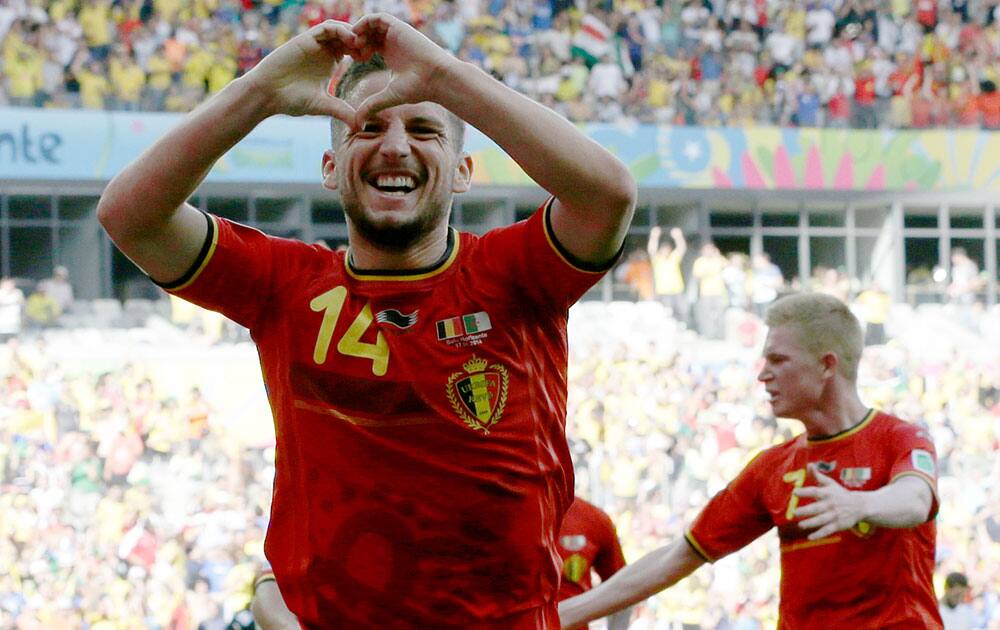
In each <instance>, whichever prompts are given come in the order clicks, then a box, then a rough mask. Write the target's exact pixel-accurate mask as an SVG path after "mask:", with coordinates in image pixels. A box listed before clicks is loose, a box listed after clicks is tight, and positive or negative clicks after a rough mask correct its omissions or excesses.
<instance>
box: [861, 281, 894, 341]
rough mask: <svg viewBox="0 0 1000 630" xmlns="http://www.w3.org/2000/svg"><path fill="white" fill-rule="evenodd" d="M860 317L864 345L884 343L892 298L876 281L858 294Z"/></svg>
mask: <svg viewBox="0 0 1000 630" xmlns="http://www.w3.org/2000/svg"><path fill="white" fill-rule="evenodd" d="M857 301H858V306H859V307H860V309H861V312H860V319H861V321H862V323H864V326H865V345H866V346H879V345H882V344H883V343H885V341H886V336H885V323H886V320H888V319H889V310H890V308H891V307H892V299H891V298H890V297H889V294H888V293H886V292H885V290H884V289H883V288H882V287H881V286H879V284H878V283H877V282H873V283H871V284H870V285H869V286H868V288H866V289H865V290H864V291H862V292H861V293H859V294H858V298H857Z"/></svg>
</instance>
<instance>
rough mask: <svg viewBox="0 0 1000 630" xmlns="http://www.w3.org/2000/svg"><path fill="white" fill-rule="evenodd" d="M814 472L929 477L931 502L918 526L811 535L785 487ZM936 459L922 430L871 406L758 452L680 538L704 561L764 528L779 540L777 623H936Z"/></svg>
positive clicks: (871, 481) (873, 485) (864, 486)
mask: <svg viewBox="0 0 1000 630" xmlns="http://www.w3.org/2000/svg"><path fill="white" fill-rule="evenodd" d="M808 464H817V465H818V466H819V468H820V470H821V471H822V472H824V473H825V474H826V475H828V476H830V477H832V478H834V479H836V480H837V481H838V482H839V483H840V484H841V485H842V486H844V487H846V488H847V489H849V490H866V491H870V490H876V489H878V488H881V487H883V486H885V485H887V484H889V483H891V482H892V481H894V480H895V479H898V478H899V477H902V476H904V475H915V476H917V477H920V478H921V479H923V480H925V481H926V482H927V483H928V484H930V486H931V488H932V489H933V491H934V499H933V505H932V507H931V510H930V512H929V513H928V515H927V521H926V522H924V523H923V524H922V525H919V526H917V527H913V528H909V529H888V528H882V527H875V526H873V525H871V524H869V523H865V522H864V521H862V522H861V523H858V524H857V525H856V526H854V527H853V528H852V529H850V530H846V531H841V532H838V533H836V534H833V535H832V536H827V537H826V538H822V539H819V540H815V541H810V540H808V535H809V533H811V531H814V530H804V529H801V528H800V527H799V525H798V523H799V521H800V520H802V519H801V518H796V517H795V516H794V512H795V509H796V507H798V506H800V505H806V504H808V501H809V500H808V499H803V500H801V502H800V500H799V499H798V497H795V496H793V494H792V490H794V489H795V488H797V487H801V486H803V485H806V486H812V485H816V482H815V480H814V479H813V477H812V475H811V474H810V473H809V472H808V471H807V465H808ZM937 506H938V503H937V464H936V455H935V451H934V445H933V443H932V442H931V440H930V436H929V435H928V434H927V432H926V431H924V430H922V429H920V428H919V427H918V426H916V425H913V424H909V423H907V422H904V421H902V420H900V419H899V418H896V417H894V416H890V415H888V414H885V413H881V412H877V411H871V412H870V413H869V414H868V415H867V416H866V417H865V419H864V420H863V421H862V422H861V423H859V424H858V425H857V426H855V427H853V428H851V429H849V430H847V431H844V432H843V433H840V434H837V435H833V436H829V437H825V438H816V439H806V437H805V436H804V435H800V436H799V437H797V438H795V439H792V440H790V441H788V442H785V443H784V444H780V445H778V446H775V447H773V448H769V449H767V450H765V451H763V452H762V453H761V454H760V455H759V456H757V457H756V458H755V459H754V460H753V461H752V462H750V464H748V465H747V467H746V468H744V469H743V471H742V472H741V473H740V474H739V476H737V477H736V479H734V480H733V481H732V482H731V483H730V484H729V485H728V486H727V487H726V488H725V489H724V490H722V491H721V492H719V493H718V494H717V495H715V496H714V497H713V498H712V500H711V501H709V503H708V505H707V506H706V507H705V509H704V510H702V512H701V514H699V516H698V518H697V519H696V520H695V522H694V525H692V527H691V529H690V530H689V531H688V533H687V540H688V542H689V543H690V544H691V545H692V546H693V547H694V548H695V550H696V551H697V552H698V553H699V555H701V556H702V557H703V558H704V559H705V560H707V561H708V562H714V561H715V560H718V559H719V558H721V557H723V556H725V555H727V554H729V553H732V552H734V551H736V550H737V549H740V548H741V547H743V546H745V545H747V544H748V543H750V542H751V541H752V540H754V539H755V538H757V537H758V536H760V535H761V534H763V533H764V532H766V531H768V530H769V529H771V528H772V527H777V528H778V537H779V539H780V541H781V598H780V605H779V617H780V623H779V628H783V629H790V630H800V629H801V630H812V629H814V628H859V629H862V628H863V629H869V628H871V629H874V628H878V629H886V628H892V629H899V630H903V629H904V628H905V629H911V628H920V629H924V628H941V617H940V615H939V614H938V609H937V603H936V601H935V598H934V590H933V586H932V582H931V580H932V574H933V571H934V535H935V531H934V530H935V528H934V522H933V520H932V519H933V518H934V516H935V515H936V514H937Z"/></svg>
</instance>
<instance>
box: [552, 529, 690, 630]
mask: <svg viewBox="0 0 1000 630" xmlns="http://www.w3.org/2000/svg"><path fill="white" fill-rule="evenodd" d="M704 563H705V560H704V559H703V558H702V557H701V556H699V555H698V554H697V553H696V552H695V551H694V549H692V548H691V545H690V544H689V543H688V542H687V540H685V539H683V538H681V539H679V540H677V541H676V542H674V543H672V544H670V545H667V546H664V547H660V548H659V549H657V550H656V551H653V552H651V553H649V554H646V555H645V556H643V557H642V558H640V559H639V561H638V562H634V563H632V564H630V565H628V566H626V567H625V568H623V569H622V570H621V571H618V572H617V573H615V574H614V575H612V576H611V578H609V579H608V580H607V581H606V582H602V583H601V584H599V585H598V586H596V587H595V588H593V589H591V590H589V591H587V592H585V593H583V594H582V595H577V596H576V597H571V598H569V599H567V600H564V601H563V602H561V603H560V604H559V620H560V621H561V622H562V627H563V628H564V629H565V630H569V629H571V628H582V627H585V626H586V624H587V623H588V622H590V621H593V620H594V619H600V618H601V617H606V616H608V615H610V614H612V613H614V612H616V611H619V610H623V609H625V608H627V607H629V606H631V605H633V604H635V603H637V602H641V601H642V600H644V599H646V598H647V597H649V596H650V595H655V594H656V593H659V592H660V591H662V590H663V589H665V588H667V587H669V586H673V585H674V584H676V583H677V582H679V581H680V580H682V579H684V578H685V577H687V576H688V575H690V574H691V573H692V572H693V571H694V570H695V569H697V568H698V567H700V566H701V565H702V564H704Z"/></svg>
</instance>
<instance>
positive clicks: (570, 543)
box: [558, 497, 625, 601]
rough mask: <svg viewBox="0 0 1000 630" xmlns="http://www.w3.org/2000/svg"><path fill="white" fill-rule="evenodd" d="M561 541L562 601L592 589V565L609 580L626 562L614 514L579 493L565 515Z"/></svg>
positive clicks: (560, 593) (560, 591)
mask: <svg viewBox="0 0 1000 630" xmlns="http://www.w3.org/2000/svg"><path fill="white" fill-rule="evenodd" d="M558 542H559V555H560V556H561V557H562V581H561V582H560V583H559V600H560V601H562V600H564V599H567V598H569V597H573V596H574V595H579V594H580V593H582V592H584V591H589V590H590V587H591V585H592V577H591V575H590V572H591V569H593V570H594V571H596V572H597V575H599V576H601V580H606V579H608V578H609V577H611V576H612V575H614V574H615V573H617V572H618V571H619V570H620V569H621V568H622V567H624V566H625V556H624V555H622V547H621V544H620V543H619V542H618V534H617V532H616V531H615V525H614V523H612V522H611V518H610V517H609V516H608V515H607V514H605V513H604V511H603V510H601V509H600V508H598V507H597V506H596V505H592V504H591V503H588V502H587V501H584V500H583V499H581V498H580V497H576V498H575V499H574V500H573V503H572V504H571V505H570V506H569V509H568V510H567V511H566V516H565V517H563V523H562V528H561V529H560V530H559V539H558Z"/></svg>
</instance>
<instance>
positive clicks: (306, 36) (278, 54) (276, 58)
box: [247, 20, 357, 124]
mask: <svg viewBox="0 0 1000 630" xmlns="http://www.w3.org/2000/svg"><path fill="white" fill-rule="evenodd" d="M355 41H356V37H355V35H354V32H353V31H351V25H350V24H348V23H346V22H337V21H335V20H326V21H325V22H321V23H320V24H317V25H316V26H314V27H312V28H310V29H309V30H307V31H305V32H304V33H300V34H299V35H296V36H295V37H293V38H292V39H290V40H288V41H287V42H285V43H284V44H282V45H281V46H279V47H278V48H277V49H275V50H274V51H273V52H272V53H271V54H269V55H267V56H266V57H264V59H263V60H261V62H260V63H259V64H257V66H256V67H254V69H253V70H251V71H250V72H249V73H248V74H247V79H248V80H250V81H252V82H253V85H254V87H255V89H258V90H262V91H263V92H264V93H265V94H267V95H268V103H269V105H268V109H269V110H271V111H270V113H271V114H287V115H290V116H304V115H315V116H334V117H335V118H339V119H340V120H343V121H344V122H346V123H348V124H352V123H353V121H354V119H355V111H354V108H353V107H351V106H350V105H349V104H347V103H346V102H344V101H343V100H341V99H339V98H336V97H334V96H332V95H331V94H330V93H329V92H328V86H329V84H330V77H331V75H332V74H333V69H334V68H335V67H336V66H337V64H338V63H340V60H341V59H343V58H344V55H352V56H355V57H356V56H357V54H356V52H357V48H356V46H355Z"/></svg>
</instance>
